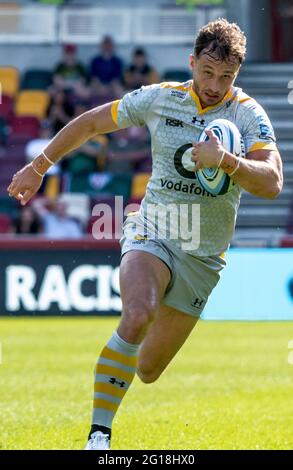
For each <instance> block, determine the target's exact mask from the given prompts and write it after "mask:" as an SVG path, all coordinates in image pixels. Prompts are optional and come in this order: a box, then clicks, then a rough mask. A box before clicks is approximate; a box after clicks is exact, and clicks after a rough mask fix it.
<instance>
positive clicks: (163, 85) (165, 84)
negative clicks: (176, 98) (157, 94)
mask: <svg viewBox="0 0 293 470" xmlns="http://www.w3.org/2000/svg"><path fill="white" fill-rule="evenodd" d="M160 88H175V89H176V90H181V91H188V90H189V87H188V86H183V85H172V82H162V83H160Z"/></svg>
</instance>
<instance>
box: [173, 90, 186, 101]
mask: <svg viewBox="0 0 293 470" xmlns="http://www.w3.org/2000/svg"><path fill="white" fill-rule="evenodd" d="M170 95H171V96H174V97H175V98H180V99H183V98H185V97H186V93H184V91H179V90H171V92H170Z"/></svg>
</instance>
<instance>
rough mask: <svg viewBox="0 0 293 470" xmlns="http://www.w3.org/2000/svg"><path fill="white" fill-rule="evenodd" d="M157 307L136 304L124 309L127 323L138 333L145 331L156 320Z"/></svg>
mask: <svg viewBox="0 0 293 470" xmlns="http://www.w3.org/2000/svg"><path fill="white" fill-rule="evenodd" d="M155 314H156V307H155V305H151V303H150V304H143V303H134V304H133V305H129V306H126V307H125V308H123V317H124V320H125V323H127V325H129V326H130V327H132V329H135V330H137V331H140V330H144V329H145V328H146V327H147V326H148V325H149V324H150V323H151V322H152V321H153V320H154V318H155Z"/></svg>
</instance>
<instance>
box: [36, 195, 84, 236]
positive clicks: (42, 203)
mask: <svg viewBox="0 0 293 470" xmlns="http://www.w3.org/2000/svg"><path fill="white" fill-rule="evenodd" d="M32 205H33V208H34V209H35V211H36V213H37V214H38V216H39V217H40V219H41V220H42V223H43V226H44V235H45V236H46V237H48V238H54V239H62V238H79V237H81V236H82V235H83V232H82V228H81V225H80V223H79V222H78V221H77V220H75V219H72V218H71V217H68V215H67V214H66V204H65V203H64V202H62V201H60V200H58V199H56V200H54V201H47V200H46V199H35V200H34V201H33V203H32Z"/></svg>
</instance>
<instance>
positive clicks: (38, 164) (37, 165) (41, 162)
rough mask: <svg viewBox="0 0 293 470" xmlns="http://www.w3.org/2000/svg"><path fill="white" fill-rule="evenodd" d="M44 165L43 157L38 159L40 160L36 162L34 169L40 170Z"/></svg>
mask: <svg viewBox="0 0 293 470" xmlns="http://www.w3.org/2000/svg"><path fill="white" fill-rule="evenodd" d="M44 163H45V159H44V157H40V158H39V159H38V160H37V161H36V167H37V168H42V166H43V165H44Z"/></svg>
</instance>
